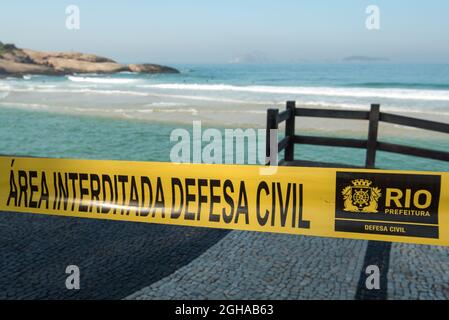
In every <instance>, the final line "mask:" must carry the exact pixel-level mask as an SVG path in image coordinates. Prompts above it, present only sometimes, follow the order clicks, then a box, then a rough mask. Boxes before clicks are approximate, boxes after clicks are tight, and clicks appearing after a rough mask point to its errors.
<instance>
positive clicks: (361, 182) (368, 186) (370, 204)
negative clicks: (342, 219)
mask: <svg viewBox="0 0 449 320" xmlns="http://www.w3.org/2000/svg"><path fill="white" fill-rule="evenodd" d="M351 183H352V185H351V186H347V187H345V188H344V189H343V191H342V195H343V200H344V209H343V210H344V211H348V212H354V213H358V212H369V213H377V212H378V210H377V208H378V201H379V198H380V197H381V196H382V192H381V190H380V189H379V188H377V187H374V186H372V184H373V182H372V181H370V180H366V179H357V180H352V181H351Z"/></svg>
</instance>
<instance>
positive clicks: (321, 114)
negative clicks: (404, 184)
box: [267, 101, 449, 169]
mask: <svg viewBox="0 0 449 320" xmlns="http://www.w3.org/2000/svg"><path fill="white" fill-rule="evenodd" d="M296 117H314V118H333V119H351V120H365V121H369V125H368V136H367V139H366V140H364V139H351V138H335V137H321V136H310V135H297V134H296V133H295V129H296V128H295V119H296ZM284 121H285V122H286V123H285V137H284V138H283V139H282V140H281V141H280V142H279V143H278V152H281V151H283V150H285V153H284V158H283V159H282V160H280V161H279V165H284V166H312V167H357V166H353V165H347V164H339V163H325V162H319V161H305V160H295V159H294V150H295V145H296V144H307V145H318V146H332V147H349V148H359V149H366V160H365V166H359V167H362V168H370V169H371V168H375V163H376V152H377V151H386V152H393V153H398V154H404V155H410V156H416V157H422V158H429V159H434V160H441V161H449V152H444V151H438V150H431V149H425V148H418V147H412V146H406V145H400V144H395V143H389V142H383V141H379V140H378V129H379V122H386V123H391V124H396V125H401V126H407V127H413V128H418V129H424V130H431V131H436V132H440V133H447V134H449V124H446V123H441V122H436V121H429V120H423V119H417V118H411V117H406V116H401V115H397V114H391V113H385V112H380V105H379V104H372V105H371V109H370V111H354V110H334V109H309V108H297V107H296V103H295V102H294V101H289V102H287V108H286V110H285V111H282V112H279V110H278V109H269V110H268V113H267V157H269V156H270V142H269V137H270V129H278V128H279V124H280V123H282V122H284Z"/></svg>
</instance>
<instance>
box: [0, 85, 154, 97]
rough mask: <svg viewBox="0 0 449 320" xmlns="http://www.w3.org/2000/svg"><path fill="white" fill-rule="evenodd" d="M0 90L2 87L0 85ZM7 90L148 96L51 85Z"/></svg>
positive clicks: (120, 91)
mask: <svg viewBox="0 0 449 320" xmlns="http://www.w3.org/2000/svg"><path fill="white" fill-rule="evenodd" d="M0 90H2V88H1V87H0ZM8 91H9V92H31V93H68V94H70V93H73V94H79V93H81V94H99V95H130V96H148V93H145V92H139V91H130V90H95V89H88V88H84V89H62V88H58V87H56V86H53V85H48V86H31V87H26V88H9V90H8Z"/></svg>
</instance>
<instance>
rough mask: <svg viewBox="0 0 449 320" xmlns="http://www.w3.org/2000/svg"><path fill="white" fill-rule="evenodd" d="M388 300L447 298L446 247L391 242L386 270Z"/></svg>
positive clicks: (448, 265) (448, 250) (448, 252)
mask: <svg viewBox="0 0 449 320" xmlns="http://www.w3.org/2000/svg"><path fill="white" fill-rule="evenodd" d="M388 297H389V298H390V299H396V300H397V299H420V300H431V299H449V248H448V247H436V246H424V245H411V244H401V243H395V244H393V246H392V249H391V253H390V268H389V271H388Z"/></svg>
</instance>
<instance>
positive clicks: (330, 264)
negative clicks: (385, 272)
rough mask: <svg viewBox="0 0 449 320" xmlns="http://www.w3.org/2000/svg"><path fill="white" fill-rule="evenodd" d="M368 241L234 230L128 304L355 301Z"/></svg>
mask: <svg viewBox="0 0 449 320" xmlns="http://www.w3.org/2000/svg"><path fill="white" fill-rule="evenodd" d="M366 246H367V241H360V240H346V239H326V238H316V237H301V236H295V235H281V234H269V233H254V232H243V231H233V232H231V233H229V234H228V235H227V236H226V237H225V238H223V239H222V240H221V241H220V242H218V243H217V244H216V245H214V246H213V247H211V248H210V249H209V250H208V251H206V252H205V253H204V254H203V255H201V256H200V257H199V258H198V259H196V260H194V261H192V262H191V263H190V264H188V265H186V266H185V267H183V268H181V269H179V270H177V271H176V272H175V273H173V274H171V275H170V276H168V277H166V278H165V279H162V280H160V281H158V282H156V283H154V284H152V285H151V286H149V287H147V288H144V289H142V290H140V291H138V292H136V293H135V294H133V295H131V296H129V297H128V299H353V298H354V296H355V294H356V290H357V282H358V280H359V277H360V270H361V268H362V265H363V261H364V257H365V251H366Z"/></svg>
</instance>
